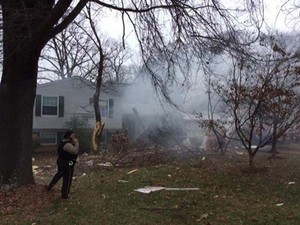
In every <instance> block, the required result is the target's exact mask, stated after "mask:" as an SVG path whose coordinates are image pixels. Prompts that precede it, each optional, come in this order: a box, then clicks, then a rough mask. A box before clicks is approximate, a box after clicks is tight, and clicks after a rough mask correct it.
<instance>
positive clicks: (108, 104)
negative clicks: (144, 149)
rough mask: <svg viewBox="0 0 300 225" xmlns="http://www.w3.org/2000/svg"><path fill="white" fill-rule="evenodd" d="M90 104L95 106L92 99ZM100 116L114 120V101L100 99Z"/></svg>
mask: <svg viewBox="0 0 300 225" xmlns="http://www.w3.org/2000/svg"><path fill="white" fill-rule="evenodd" d="M90 104H91V105H92V104H93V98H90ZM99 108H100V114H101V116H102V117H109V118H113V114H114V100H113V99H111V98H110V99H100V101H99Z"/></svg>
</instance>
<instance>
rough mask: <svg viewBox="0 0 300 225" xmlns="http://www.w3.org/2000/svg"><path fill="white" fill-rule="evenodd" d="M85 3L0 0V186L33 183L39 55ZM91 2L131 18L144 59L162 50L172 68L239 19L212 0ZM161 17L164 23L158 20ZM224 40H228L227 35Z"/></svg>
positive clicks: (252, 5)
mask: <svg viewBox="0 0 300 225" xmlns="http://www.w3.org/2000/svg"><path fill="white" fill-rule="evenodd" d="M88 1H89V0H78V1H72V0H56V1H55V0H3V1H1V6H2V16H3V52H4V53H3V54H4V55H3V74H2V79H1V86H0V109H1V110H0V143H1V150H0V183H1V184H9V185H10V186H20V185H25V184H29V183H33V182H34V179H33V173H32V162H31V149H32V137H31V134H32V120H33V110H32V109H33V105H34V99H35V93H36V83H37V72H38V60H39V57H40V53H41V51H42V49H43V48H44V46H45V45H46V43H47V42H48V41H49V40H50V39H51V38H53V37H55V36H56V35H57V34H58V33H60V32H62V31H63V30H64V29H65V28H66V27H67V26H68V25H69V24H70V23H71V22H72V21H73V20H74V19H75V18H76V16H77V15H78V14H79V13H80V12H81V10H82V9H83V8H84V7H85V6H86V4H87V2H88ZM93 2H95V3H97V4H99V5H100V6H102V7H103V9H108V10H113V11H118V12H119V13H120V14H121V16H122V18H123V19H125V17H127V18H128V19H129V20H130V22H131V24H132V26H133V28H134V32H135V34H136V36H137V38H138V40H139V44H140V47H141V53H142V54H143V59H149V57H151V55H152V53H154V52H161V54H166V55H169V57H168V59H169V65H170V66H171V64H174V63H179V62H175V61H172V59H173V55H174V53H175V52H176V51H178V50H179V49H181V50H183V49H185V46H186V45H187V44H189V45H190V46H195V49H196V46H198V47H199V49H200V47H201V43H203V42H202V41H203V39H212V40H218V39H222V37H223V33H224V32H225V30H229V31H230V32H229V33H233V31H234V27H233V26H232V21H233V20H235V19H236V18H237V17H234V16H232V15H233V14H232V13H229V11H228V9H226V7H225V6H223V5H221V4H220V3H219V1H214V0H210V1H205V2H197V1H196V2H194V1H191V2H190V1H179V0H171V1H170V0H157V1H150V0H142V1H137V0H131V1H108V2H105V1H99V0H93ZM247 3H248V1H247ZM249 3H250V4H249V5H250V6H251V7H248V9H249V10H250V11H251V12H254V11H255V10H256V8H255V7H256V5H255V4H254V2H253V1H249ZM249 5H248V6H249ZM254 6H255V7H254ZM163 13H164V14H165V18H166V20H165V21H162V20H161V19H162V16H161V15H162V14H163ZM123 21H125V20H123ZM166 21H168V22H166ZM125 31H126V26H125V23H124V32H125ZM166 31H167V32H166ZM227 39H228V41H230V40H231V39H230V36H229V38H227ZM170 41H172V42H173V43H174V46H173V48H172V49H171V48H170V47H169V48H168V47H167V43H169V42H170ZM221 43H222V42H221ZM230 43H234V40H233V41H231V42H230ZM227 44H228V42H227ZM145 63H147V61H146V60H145ZM153 79H154V80H155V81H154V82H155V83H157V84H158V85H157V87H159V86H160V82H159V80H156V79H155V76H153Z"/></svg>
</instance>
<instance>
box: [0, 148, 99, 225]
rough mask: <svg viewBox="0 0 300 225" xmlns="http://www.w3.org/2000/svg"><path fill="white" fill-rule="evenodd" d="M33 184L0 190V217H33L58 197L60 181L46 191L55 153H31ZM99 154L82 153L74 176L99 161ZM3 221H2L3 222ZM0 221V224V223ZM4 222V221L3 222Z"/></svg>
mask: <svg viewBox="0 0 300 225" xmlns="http://www.w3.org/2000/svg"><path fill="white" fill-rule="evenodd" d="M32 159H33V162H32V164H33V171H34V177H35V182H36V183H35V184H34V185H27V186H23V187H21V188H18V189H16V190H13V191H5V190H2V191H0V217H1V216H3V215H5V217H6V218H9V216H8V215H13V214H15V213H21V214H22V217H23V218H28V219H30V218H33V217H34V215H35V214H36V213H38V212H39V211H40V210H41V209H42V208H43V207H44V206H46V205H49V203H50V202H51V201H53V200H55V199H57V198H59V197H60V191H59V189H60V185H61V184H60V183H58V184H57V187H56V188H55V189H54V190H52V191H50V192H48V191H47V189H46V187H47V184H48V183H49V181H50V180H51V178H52V176H53V175H54V174H55V172H56V155H55V154H51V153H45V152H42V153H36V154H34V155H33V158H32ZM102 161H103V160H102V158H101V157H99V156H89V155H82V156H80V157H79V162H78V163H77V165H76V168H75V173H74V178H75V179H76V177H78V176H82V175H84V174H85V173H86V172H88V170H89V169H91V168H92V163H93V164H94V163H101V162H102ZM3 222H4V221H2V223H3ZM2 223H1V221H0V224H2ZM4 224H5V222H4Z"/></svg>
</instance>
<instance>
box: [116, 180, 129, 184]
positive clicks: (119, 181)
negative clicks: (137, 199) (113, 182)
mask: <svg viewBox="0 0 300 225" xmlns="http://www.w3.org/2000/svg"><path fill="white" fill-rule="evenodd" d="M128 182H129V181H128V180H118V183H128Z"/></svg>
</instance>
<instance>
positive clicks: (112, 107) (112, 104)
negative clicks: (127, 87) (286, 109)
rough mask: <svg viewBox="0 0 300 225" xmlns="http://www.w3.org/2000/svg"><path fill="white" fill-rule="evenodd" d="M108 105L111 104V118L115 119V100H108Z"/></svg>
mask: <svg viewBox="0 0 300 225" xmlns="http://www.w3.org/2000/svg"><path fill="white" fill-rule="evenodd" d="M108 104H109V114H108V115H109V118H113V114H114V100H113V99H112V98H110V99H109V100H108Z"/></svg>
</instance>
